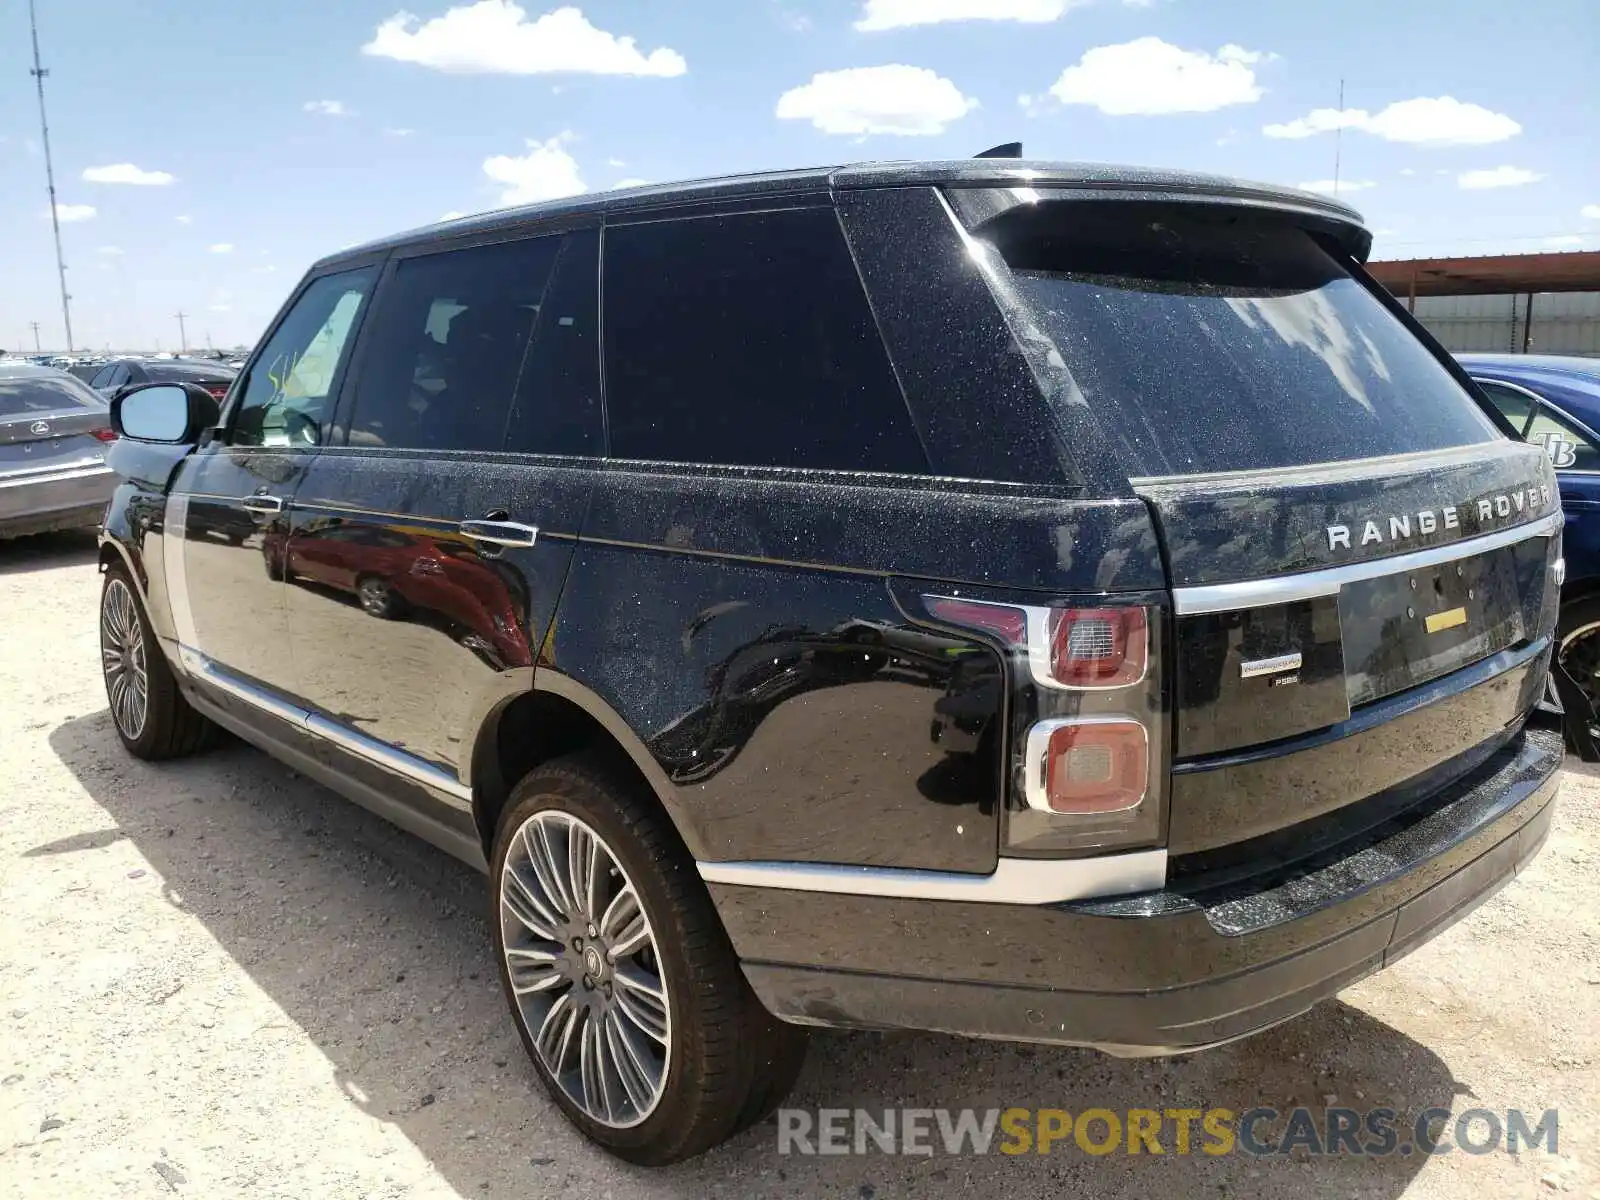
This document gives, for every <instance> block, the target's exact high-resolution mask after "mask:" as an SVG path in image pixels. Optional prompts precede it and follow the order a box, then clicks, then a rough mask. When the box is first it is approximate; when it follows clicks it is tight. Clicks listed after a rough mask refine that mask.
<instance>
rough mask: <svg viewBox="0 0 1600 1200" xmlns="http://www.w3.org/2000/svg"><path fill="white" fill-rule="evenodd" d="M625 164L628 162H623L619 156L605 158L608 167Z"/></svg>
mask: <svg viewBox="0 0 1600 1200" xmlns="http://www.w3.org/2000/svg"><path fill="white" fill-rule="evenodd" d="M627 165H628V164H627V163H625V162H623V161H622V160H621V159H620V158H608V159H606V166H608V167H625V166H627Z"/></svg>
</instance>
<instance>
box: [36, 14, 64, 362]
mask: <svg viewBox="0 0 1600 1200" xmlns="http://www.w3.org/2000/svg"><path fill="white" fill-rule="evenodd" d="M28 29H29V32H30V33H31V34H32V35H33V70H31V71H29V72H28V74H30V75H32V76H33V79H34V83H35V84H37V85H38V88H39V137H40V140H41V141H43V143H44V178H45V183H46V184H48V185H49V188H50V228H51V229H53V230H54V231H55V235H56V274H57V275H58V276H60V278H61V320H62V322H63V323H64V324H65V325H66V327H67V352H68V353H69V354H70V353H71V352H72V303H71V301H72V297H71V296H70V295H68V294H67V263H66V260H65V259H64V258H62V257H61V218H60V216H58V215H57V213H56V172H55V168H54V166H52V165H51V162H50V123H49V122H48V121H46V120H45V115H44V77H45V76H46V75H48V74H50V72H49V71H46V70H45V69H44V67H43V66H41V65H40V62H39V21H38V18H37V16H36V15H35V13H34V9H33V0H28Z"/></svg>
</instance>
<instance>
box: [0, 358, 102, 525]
mask: <svg viewBox="0 0 1600 1200" xmlns="http://www.w3.org/2000/svg"><path fill="white" fill-rule="evenodd" d="M115 440H116V434H114V433H113V432H112V431H111V415H110V412H109V410H108V409H107V406H106V402H105V400H104V399H102V398H101V397H100V396H99V395H98V394H97V393H96V392H95V390H94V389H93V388H91V387H89V386H88V385H87V384H86V383H84V382H83V381H82V380H79V379H75V378H73V376H71V375H69V374H67V372H65V371H59V370H57V369H55V368H54V367H39V366H34V365H33V364H31V363H3V362H0V538H5V537H19V536H21V535H23V534H28V533H46V532H49V531H50V530H55V529H77V528H83V527H93V526H98V525H99V524H100V518H101V516H102V515H103V514H104V513H105V507H106V501H107V500H109V499H110V498H111V493H112V491H113V489H114V488H115V487H116V477H115V476H114V475H113V474H112V473H111V471H110V470H109V469H108V468H107V467H106V464H105V451H106V445H105V444H106V443H107V442H112V441H115Z"/></svg>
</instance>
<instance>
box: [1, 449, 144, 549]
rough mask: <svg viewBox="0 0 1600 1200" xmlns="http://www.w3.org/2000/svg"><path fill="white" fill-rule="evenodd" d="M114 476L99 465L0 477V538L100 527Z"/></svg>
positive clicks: (114, 480)
mask: <svg viewBox="0 0 1600 1200" xmlns="http://www.w3.org/2000/svg"><path fill="white" fill-rule="evenodd" d="M116 486H117V477H116V474H115V473H114V472H113V471H112V470H111V469H110V468H109V467H105V466H101V465H98V464H96V465H93V466H81V467H73V468H69V469H67V470H62V471H53V472H30V473H27V474H21V475H4V474H0V537H20V536H22V535H24V534H29V533H48V532H50V531H51V530H56V529H78V528H82V527H85V526H91V525H99V524H100V519H101V517H102V516H104V515H105V509H106V502H107V501H108V500H110V499H111V493H112V492H113V491H115V490H116Z"/></svg>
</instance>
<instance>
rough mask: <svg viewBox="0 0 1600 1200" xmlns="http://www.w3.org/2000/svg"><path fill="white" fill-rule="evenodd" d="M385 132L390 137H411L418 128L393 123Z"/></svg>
mask: <svg viewBox="0 0 1600 1200" xmlns="http://www.w3.org/2000/svg"><path fill="white" fill-rule="evenodd" d="M383 132H384V134H385V135H386V136H388V137H410V136H411V135H412V134H413V133H415V132H416V130H415V129H406V128H405V127H404V126H399V127H396V126H393V125H391V126H390V127H389V128H388V129H385V130H384V131H383Z"/></svg>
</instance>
